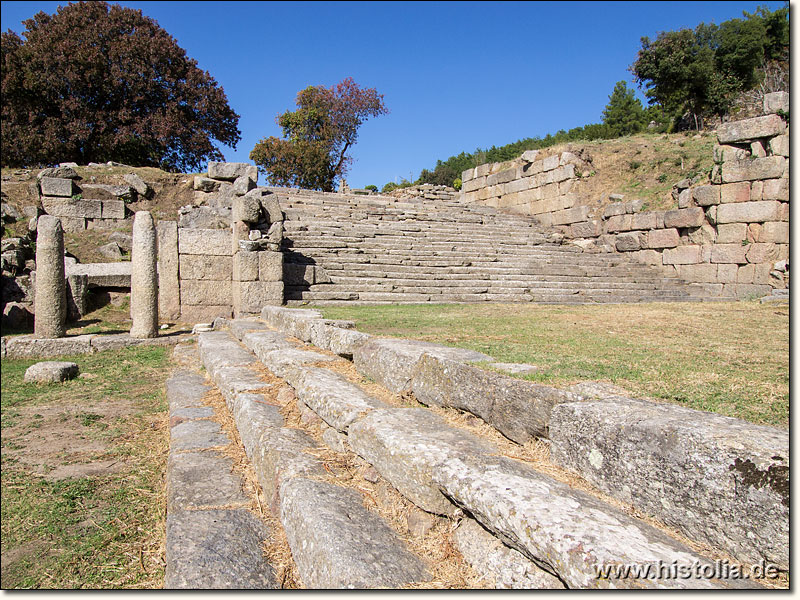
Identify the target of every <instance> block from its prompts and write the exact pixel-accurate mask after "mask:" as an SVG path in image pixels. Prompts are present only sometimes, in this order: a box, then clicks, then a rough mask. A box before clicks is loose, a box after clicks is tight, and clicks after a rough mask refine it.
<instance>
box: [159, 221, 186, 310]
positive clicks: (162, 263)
mask: <svg viewBox="0 0 800 600" xmlns="http://www.w3.org/2000/svg"><path fill="white" fill-rule="evenodd" d="M156 239H157V240H158V313H159V319H160V320H161V321H174V320H175V319H177V318H179V317H180V315H181V291H180V283H179V279H178V269H179V268H180V263H179V260H178V224H177V223H175V221H159V222H158V224H157V225H156Z"/></svg>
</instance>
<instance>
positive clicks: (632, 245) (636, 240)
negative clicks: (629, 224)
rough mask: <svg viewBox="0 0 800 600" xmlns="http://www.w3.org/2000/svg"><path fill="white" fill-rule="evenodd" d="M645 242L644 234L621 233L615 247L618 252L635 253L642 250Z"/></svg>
mask: <svg viewBox="0 0 800 600" xmlns="http://www.w3.org/2000/svg"><path fill="white" fill-rule="evenodd" d="M644 242H645V239H644V233H642V232H641V231H631V232H630V233H620V234H619V235H618V236H617V239H616V242H615V244H614V245H615V247H616V249H617V252H634V251H636V250H640V249H641V248H642V245H643V243H644Z"/></svg>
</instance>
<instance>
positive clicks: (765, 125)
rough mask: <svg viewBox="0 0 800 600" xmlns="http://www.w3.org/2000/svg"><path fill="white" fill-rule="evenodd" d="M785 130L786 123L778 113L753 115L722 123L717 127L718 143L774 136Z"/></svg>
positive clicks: (747, 140) (748, 140)
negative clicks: (749, 117)
mask: <svg viewBox="0 0 800 600" xmlns="http://www.w3.org/2000/svg"><path fill="white" fill-rule="evenodd" d="M785 131H786V123H785V121H784V120H783V119H781V118H780V117H779V116H778V115H767V116H763V117H753V118H752V119H743V120H741V121H731V122H729V123H723V124H721V125H720V126H719V127H717V139H718V140H719V143H720V144H731V143H738V142H750V141H753V140H756V139H759V138H769V137H775V136H776V135H781V134H782V133H784V132H785Z"/></svg>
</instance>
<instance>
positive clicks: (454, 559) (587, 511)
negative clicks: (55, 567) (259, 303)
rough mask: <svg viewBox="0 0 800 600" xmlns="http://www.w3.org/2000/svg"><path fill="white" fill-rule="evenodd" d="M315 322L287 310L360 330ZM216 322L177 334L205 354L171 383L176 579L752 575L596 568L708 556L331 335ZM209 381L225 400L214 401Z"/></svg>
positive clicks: (197, 583) (192, 353) (275, 581)
mask: <svg viewBox="0 0 800 600" xmlns="http://www.w3.org/2000/svg"><path fill="white" fill-rule="evenodd" d="M269 310H272V309H269ZM265 311H268V309H267V308H265ZM298 312H299V313H303V312H308V313H312V312H313V311H298ZM267 314H268V316H269V317H270V318H271V319H273V318H278V319H282V318H283V313H279V312H275V311H272V312H268V313H267ZM294 314H295V313H292V315H294ZM291 318H293V316H292V317H291ZM317 321H318V319H316V317H315V318H314V319H311V320H307V321H303V320H300V321H291V322H290V321H287V322H286V323H287V325H289V326H291V327H299V328H300V329H298V330H296V335H298V337H299V338H301V339H302V338H308V337H309V336H311V335H315V336H316V335H323V336H324V337H325V341H326V345H327V346H330V347H331V348H336V347H337V344H338V345H339V346H340V348H339V352H340V354H343V355H347V354H349V352H350V351H351V347H352V346H353V344H355V343H356V342H359V336H363V334H358V332H355V331H352V330H348V329H346V328H340V327H339V326H338V325H346V324H344V323H331V322H325V323H323V322H322V321H319V323H317ZM292 323H294V325H292ZM222 325H225V326H224V327H215V330H214V331H210V332H206V333H200V334H199V335H198V343H197V346H189V347H186V346H183V347H180V346H179V347H178V350H176V355H179V357H183V359H184V360H186V359H187V357H188V360H189V362H192V361H194V362H193V363H192V364H191V365H190V367H189V368H188V369H187V367H185V366H182V367H181V368H180V369H179V370H178V371H176V373H175V374H174V376H173V378H172V379H171V380H170V382H169V383H168V389H167V392H168V394H167V395H168V399H169V402H170V417H171V422H170V426H171V439H172V443H171V456H170V461H169V466H168V473H167V482H168V483H167V492H168V498H169V503H168V516H167V580H166V587H184V588H199V587H207V588H211V587H216V588H226V587H227V588H229V587H256V588H257V587H262V588H272V587H293V586H294V587H306V588H329V589H341V588H408V587H411V588H427V587H507V588H509V587H510V588H539V589H563V588H595V587H601V588H607V587H611V588H630V587H632V588H653V587H668V588H719V587H723V588H726V587H753V584H752V583H750V582H746V581H734V580H719V579H708V578H703V577H699V576H697V577H695V576H690V577H687V578H671V579H670V578H667V579H664V578H661V579H658V578H647V577H622V578H615V577H598V576H597V572H596V570H595V566H596V565H611V564H629V563H637V564H642V563H645V564H662V563H663V564H671V563H672V562H673V561H678V562H679V563H681V564H684V563H686V564H691V563H695V561H696V562H697V564H700V565H710V564H712V558H710V557H709V556H707V555H703V554H701V553H700V552H698V551H697V550H696V549H693V548H692V547H690V546H687V544H686V542H685V541H682V540H681V538H680V536H676V535H675V534H674V533H671V532H670V531H668V530H664V529H663V528H656V527H654V526H653V525H651V524H649V523H648V522H646V521H644V520H641V519H639V518H637V517H636V516H633V515H632V514H631V513H630V512H629V511H626V510H623V508H621V507H620V506H619V505H618V504H615V503H614V502H610V501H609V500H608V498H607V497H604V496H603V495H602V494H598V493H597V492H596V491H593V489H592V488H591V486H587V485H585V484H584V485H582V486H578V487H576V486H574V485H571V484H570V481H574V478H573V479H572V480H565V479H564V478H559V477H557V476H555V475H554V474H553V473H554V472H555V471H557V470H554V467H553V466H552V465H550V464H548V462H547V461H546V460H545V461H541V460H539V461H538V462H537V461H535V460H532V459H531V456H530V455H529V454H526V452H527V450H525V447H524V446H520V445H518V444H514V443H512V442H510V441H508V440H505V438H502V436H499V435H495V436H494V437H492V436H491V435H478V434H476V433H475V431H477V430H476V429H475V428H472V429H471V428H469V427H466V426H464V425H462V424H461V423H460V422H459V421H458V420H457V419H455V420H454V419H446V418H445V416H444V413H441V412H440V413H437V412H436V411H434V410H432V409H430V408H424V407H422V406H421V405H419V404H417V403H416V402H413V401H409V399H408V398H404V397H403V396H402V395H400V394H396V393H393V392H391V391H390V388H384V387H382V386H381V385H378V384H376V383H374V382H370V381H369V380H367V379H365V378H364V377H362V376H361V375H360V374H359V373H358V372H357V371H355V370H354V368H353V363H351V362H350V361H348V360H346V359H344V358H342V357H340V356H337V355H336V354H334V353H333V352H331V351H327V350H323V349H321V348H319V347H314V346H310V345H308V344H304V343H303V342H302V341H301V339H298V338H296V337H291V336H289V335H287V334H285V333H284V332H282V331H280V330H277V329H274V328H273V327H272V326H271V325H269V324H268V322H267V321H263V320H258V319H254V320H234V321H230V322H228V323H225V324H222ZM317 325H325V327H322V328H320V327H317ZM308 327H314V328H315V329H314V331H313V332H312V331H310V330H309V331H302V330H303V329H304V328H305V329H308ZM332 330H337V331H332ZM340 332H344V333H342V334H341V335H340V336H338V337H337V336H336V334H337V333H340ZM347 332H349V334H347ZM360 343H362V344H363V339H361V340H360ZM431 351H432V352H434V353H435V354H436V353H437V352H438V353H439V354H437V355H439V356H442V357H444V356H446V357H448V358H449V359H453V360H466V361H470V360H481V358H482V355H481V356H478V355H477V353H471V352H470V351H463V350H459V349H451V348H444V349H442V348H439V350H435V349H431ZM442 353H443V354H442ZM487 358H488V357H487ZM200 363H201V364H202V367H204V369H205V372H206V373H207V375H208V376H207V378H206V380H203V378H202V375H201V369H200ZM214 393H217V395H219V393H221V397H222V398H224V401H221V402H218V403H216V404H215V403H214V402H213V401H210V400H208V398H209V397H210V396H213V395H214ZM490 431H493V430H490ZM504 440H505V441H504ZM237 450H238V452H239V455H240V457H241V459H237V458H236V456H237V454H236V453H237ZM231 457H233V458H231ZM243 462H246V463H247V465H246V466H245V467H244V468H243V467H242V466H241V464H240V463H243ZM245 472H250V473H252V474H253V475H252V477H250V478H249V479H248V477H247V476H246V475H243V473H245ZM237 477H238V478H240V482H239V485H238V486H237V485H235V482H236V479H237ZM248 481H251V482H252V481H256V482H257V485H258V487H260V491H258V490H256V493H255V495H254V492H253V490H252V489H250V488H252V484H250V485H248ZM245 489H247V490H248V493H243V492H242V490H245ZM254 498H256V499H254ZM281 547H283V551H281V550H280V548H281ZM263 548H266V549H267V551H266V552H263V553H262V552H260V550H261V549H263ZM276 548H277V549H278V550H275V549H276ZM270 549H271V550H270ZM279 563H281V564H279Z"/></svg>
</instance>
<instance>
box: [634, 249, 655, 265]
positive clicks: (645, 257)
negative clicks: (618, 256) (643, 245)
mask: <svg viewBox="0 0 800 600" xmlns="http://www.w3.org/2000/svg"><path fill="white" fill-rule="evenodd" d="M631 256H632V257H633V258H635V259H636V260H638V261H639V262H641V263H644V264H646V265H661V264H662V263H661V252H658V251H656V250H639V252H633V253H632V254H631Z"/></svg>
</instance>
